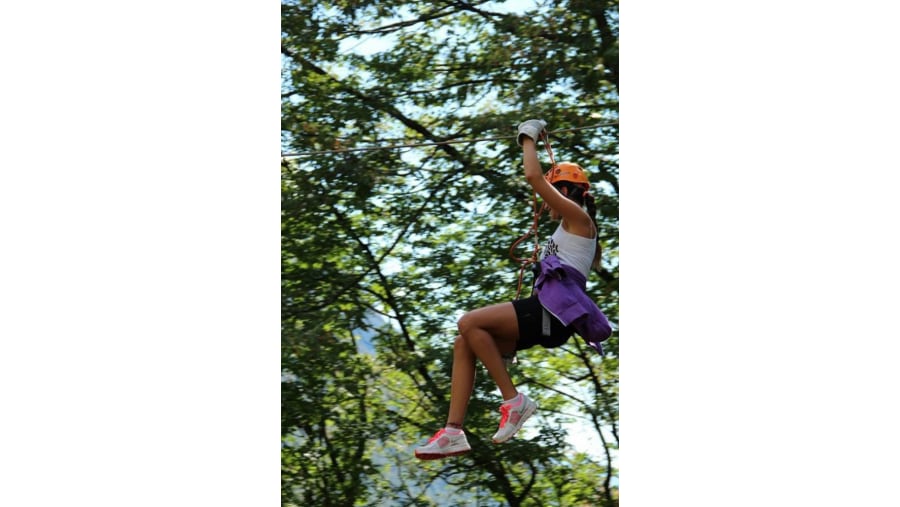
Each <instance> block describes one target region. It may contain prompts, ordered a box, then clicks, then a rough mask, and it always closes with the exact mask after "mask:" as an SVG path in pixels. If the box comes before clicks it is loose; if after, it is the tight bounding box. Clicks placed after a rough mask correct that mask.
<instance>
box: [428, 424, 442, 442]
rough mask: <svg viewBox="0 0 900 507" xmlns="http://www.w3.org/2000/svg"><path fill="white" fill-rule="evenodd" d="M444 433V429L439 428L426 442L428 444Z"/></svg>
mask: <svg viewBox="0 0 900 507" xmlns="http://www.w3.org/2000/svg"><path fill="white" fill-rule="evenodd" d="M444 433H446V430H444V428H441V429H439V430H438V432H437V433H435V434H434V436H433V437H431V438H430V439H428V443H429V444H430V443H432V442H434V441H435V440H437V439H439V438H441V436H443V435H444Z"/></svg>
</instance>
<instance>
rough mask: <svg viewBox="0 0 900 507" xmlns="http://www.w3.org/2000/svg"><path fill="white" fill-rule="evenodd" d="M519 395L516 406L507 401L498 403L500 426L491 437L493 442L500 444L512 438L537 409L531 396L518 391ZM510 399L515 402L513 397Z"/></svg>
mask: <svg viewBox="0 0 900 507" xmlns="http://www.w3.org/2000/svg"><path fill="white" fill-rule="evenodd" d="M519 396H521V397H522V399H521V401H520V403H519V404H518V405H516V406H512V403H508V402H507V403H503V404H502V405H500V428H498V429H497V433H495V434H494V437H493V438H492V439H491V440H492V441H493V442H494V443H495V444H501V443H503V442H506V441H507V440H509V439H510V438H512V437H513V435H515V434H516V432H517V431H519V430H520V429H521V428H522V425H523V424H525V421H526V420H528V418H529V417H531V416H532V414H534V412H535V411H536V410H537V404H535V402H533V401H531V398H529V397H528V396H525V395H524V394H522V393H519ZM510 401H511V402H513V403H515V398H513V399H512V400H510Z"/></svg>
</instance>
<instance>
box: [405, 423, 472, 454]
mask: <svg viewBox="0 0 900 507" xmlns="http://www.w3.org/2000/svg"><path fill="white" fill-rule="evenodd" d="M471 450H472V448H471V447H469V442H468V440H466V433H465V432H464V431H463V432H460V433H459V435H451V434H449V433H447V430H446V428H441V429H440V430H438V432H437V433H435V434H434V436H433V437H431V439H429V440H428V443H427V444H425V445H423V446H422V447H417V448H416V457H417V458H419V459H440V458H446V457H448V456H457V455H459V454H465V453H467V452H469V451H471Z"/></svg>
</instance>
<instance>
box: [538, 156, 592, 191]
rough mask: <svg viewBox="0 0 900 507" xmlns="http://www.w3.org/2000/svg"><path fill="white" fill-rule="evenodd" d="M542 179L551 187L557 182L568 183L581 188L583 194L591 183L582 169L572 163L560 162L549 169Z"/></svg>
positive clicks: (589, 187)
mask: <svg viewBox="0 0 900 507" xmlns="http://www.w3.org/2000/svg"><path fill="white" fill-rule="evenodd" d="M544 179H546V180H547V182H548V183H550V184H551V185H552V184H554V183H556V182H557V181H569V182H572V183H575V184H576V185H580V186H581V187H583V188H584V191H585V192H587V191H588V190H590V189H591V182H590V181H588V179H587V175H586V174H585V173H584V169H582V168H581V166H580V165H578V164H575V163H572V162H560V163H559V164H556V165H555V166H553V167H551V168H550V170H549V171H547V174H545V175H544Z"/></svg>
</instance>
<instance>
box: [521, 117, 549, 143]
mask: <svg viewBox="0 0 900 507" xmlns="http://www.w3.org/2000/svg"><path fill="white" fill-rule="evenodd" d="M546 126H547V122H545V121H544V120H527V121H523V122H522V123H520V124H519V136H518V137H516V143H518V144H519V146H522V136H528V137H530V138H532V139H534V142H535V144H537V142H538V139H540V138H541V132H543V131H544V127H546Z"/></svg>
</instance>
